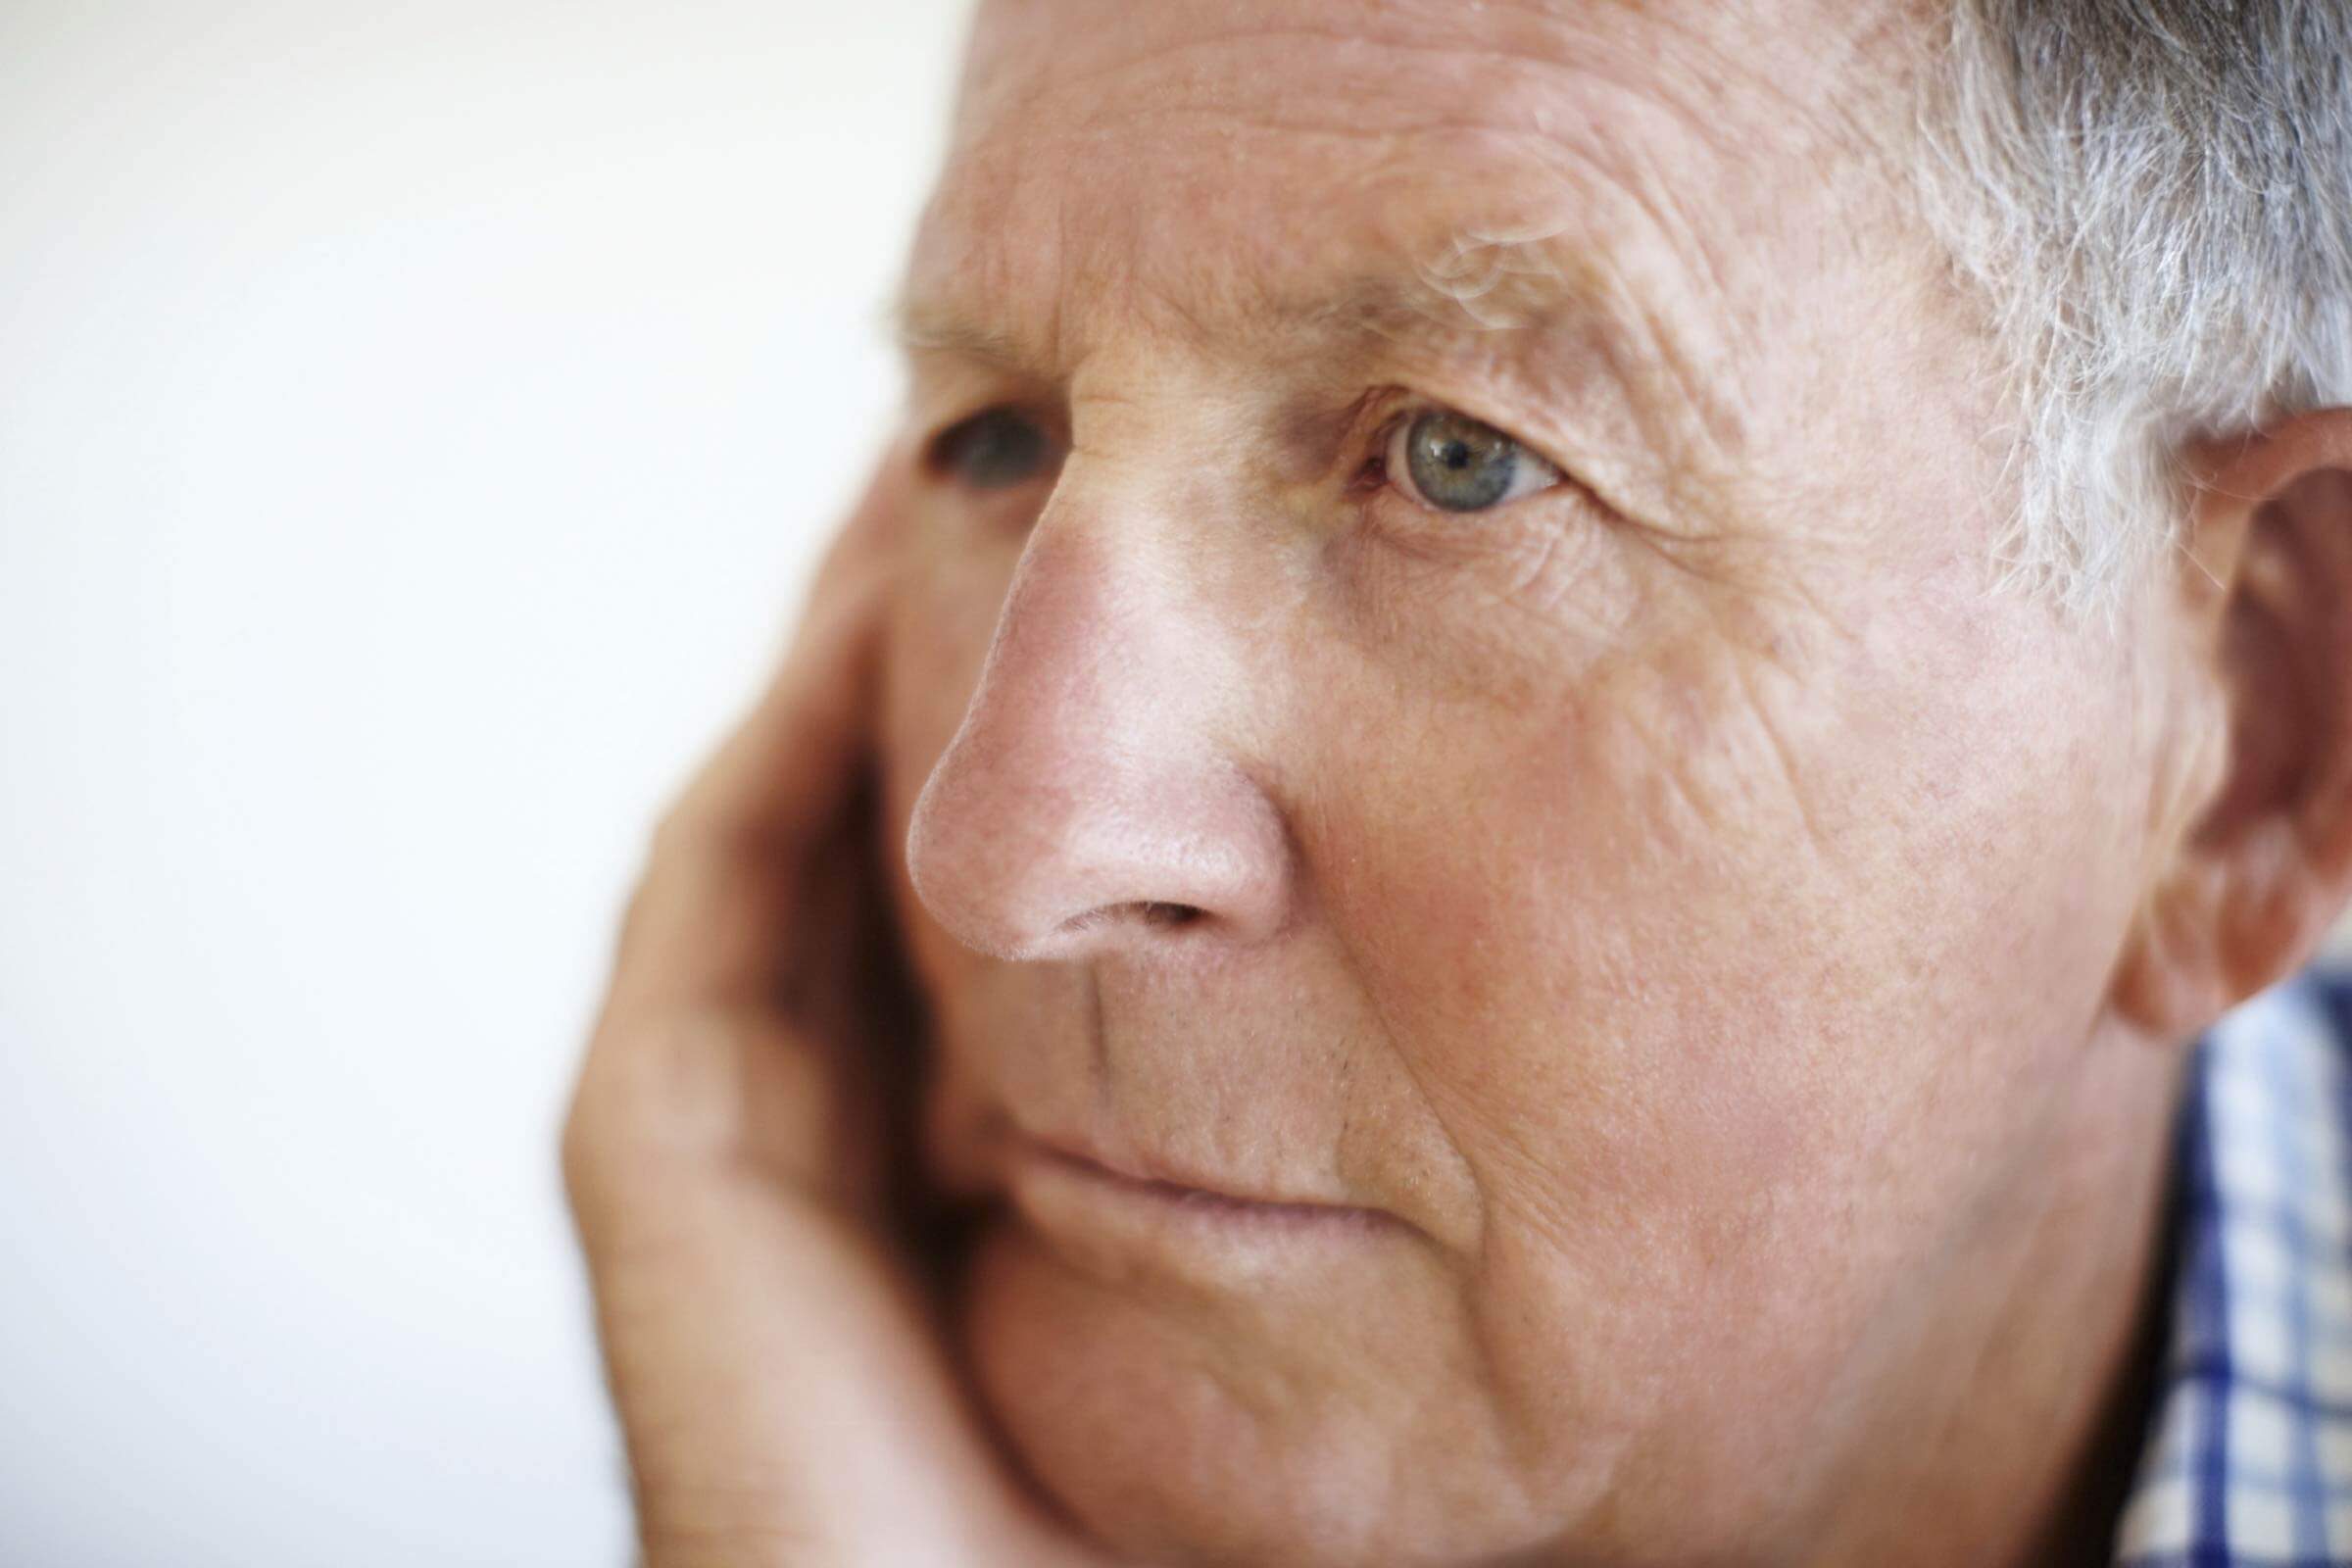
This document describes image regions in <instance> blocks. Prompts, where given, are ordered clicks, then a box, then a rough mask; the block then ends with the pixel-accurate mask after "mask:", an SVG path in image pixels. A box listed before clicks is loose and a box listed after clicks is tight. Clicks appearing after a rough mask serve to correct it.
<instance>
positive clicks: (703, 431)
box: [0, 0, 962, 1568]
mask: <svg viewBox="0 0 2352 1568" xmlns="http://www.w3.org/2000/svg"><path fill="white" fill-rule="evenodd" d="M961 12H962V6H961V4H960V3H958V0H857V3H855V4H849V5H816V4H812V3H810V0H707V3H694V0H662V3H661V4H654V3H652V0H635V3H633V4H628V5H622V4H616V3H611V0H423V3H413V4H402V5H385V4H380V3H372V0H369V3H363V0H262V3H242V4H231V3H228V0H147V3H143V4H141V3H125V0H0V1563H5V1564H6V1565H8V1568H17V1565H38V1568H50V1565H65V1568H84V1565H113V1564H139V1565H147V1564H159V1565H172V1568H206V1565H212V1564H223V1565H225V1564H237V1565H241V1568H252V1565H257V1564H259V1565H275V1564H336V1565H352V1568H366V1565H371V1564H386V1565H391V1564H398V1565H400V1568H417V1565H418V1564H436V1565H459V1564H473V1563H482V1564H490V1563H498V1564H575V1563H585V1564H596V1563H618V1562H620V1561H622V1560H624V1558H625V1555H626V1549H627V1548H626V1538H627V1523H626V1516H625V1510H624V1506H623V1498H622V1491H621V1486H620V1480H619V1477H620V1469H619V1458H618V1450H617V1446H616V1441H615V1439H614V1436H613V1431H612V1428H611V1425H610V1422H609V1420H608V1418H607V1416H606V1413H605V1409H604V1404H603V1399H602V1394H601V1390H600V1388H599V1385H598V1382H597V1375H596V1369H595V1362H594V1357H593V1352H592V1348H591V1344H590V1340H589V1335H588V1328H587V1318H586V1307H585V1299H584V1295H583V1291H582V1286H581V1282H580V1279H579V1276H578V1273H577V1270H576V1266H575V1263H574V1261H573V1255H572V1250H571V1243H570V1237H569V1233H568V1231H567V1229H566V1226H565V1222H564V1217H563V1212H562V1207H561V1202H560V1198H559V1186H558V1181H557V1177H556V1171H555V1158H554V1141H555V1130H556V1126H557V1122H558V1119H559V1111H560V1107H561V1103H562V1101H563V1097H564V1089H565V1087H566V1082H567V1077H568V1074H569V1071H570V1067H571V1061H572V1057H573V1055H574V1054H575V1052H576V1051H577V1049H578V1046H579V1044H580V1039H581V1036H582V1034H583V1032H584V1030H585V1027H586V1024H587V1022H588V1018H589V1015H590V1012H591V1009H592V1006H593V1004H594V1000H595V996H596V991H597V987H598V983H599V981H600V979H601V975H602V970H603V966H604V963H605V959H606V956H607V948H608V943H609V941H610V937H611V932H612V927H613V918H614V914H615V911H616V908H617V905H618V901H619V899H620V897H621V896H622V894H623V892H624V890H625V888H626V885H627V883H628V880H629V878H630V875H631V872H632V870H633V868H634V865H635V862H636V858H637V855H638V850H639V846H640V844H641V842H642V837H643V834H644V831H645V829H646V827H647V825H648V822H649V820H650V817H651V815H652V813H653V812H654V811H655V810H656V809H658V808H659V805H660V804H661V802H662V800H663V799H664V798H665V796H666V795H667V793H668V791H669V790H670V788H671V787H672V785H673V784H674V783H675V782H676V781H677V779H678V778H679V777H680V776H681V775H682V773H683V771H684V770H685V769H686V768H687V767H688V766H689V765H690V763H691V761H692V760H693V759H694V758H695V757H696V756H698V755H699V754H700V752H701V751H702V750H703V748H704V746H705V744H706V743H707V741H708V740H709V739H710V738H711V735H712V733H713V732H714V731H715V730H716V729H717V728H718V727H719V726H720V725H721V724H722V723H723V722H724V721H725V719H726V718H727V717H728V716H729V715H730V714H731V713H732V711H734V710H735V708H736V707H737V706H738V704H739V703H740V702H741V701H742V700H743V699H744V698H745V697H746V696H747V695H748V694H749V692H750V691H751V690H752V688H753V686H754V684H755V683H756V682H757V680H758V678H759V676H760V671H761V669H762V668H763V666H764V665H765V663H766V662H767V660H768V658H769V656H770V654H771V651H772V650H773V649H774V648H775V646H776V645H777V643H778V640H779V639H780V638H781V636H782V635H783V632H784V630H785V628H786V623H787V620H788V618H789V616H790V614H791V613H792V611H793V608H794V607H795V605H796V604H797V600H798V595H799V592H800V587H801V584H802V582H803V580H804V572H805V570H806V567H807V566H808V564H809V562H810V560H811V558H812V552H813V550H814V548H815V547H816V545H817V544H818V543H819V542H820V539H821V536H822V533H823V531H824V526H825V524H826V523H827V521H828V520H829V519H830V517H831V516H832V515H833V514H834V512H835V510H836V509H837V508H838V507H839V506H841V505H842V504H843V503H844V502H845V501H846V500H847V499H848V498H849V496H850V493H851V490H852V488H853V486H854V485H855V483H856V482H857V480H858V477H859V475H860V470H861V468H862V466H863V465H864V464H865V462H866V460H867V458H868V457H869V456H870V454H871V452H872V450H873V448H874V446H875V444H876V442H877V440H878V437H879V435H880V432H881V429H882V422H883V420H884V418H885V417H887V414H888V412H889V410H890V408H891V406H892V404H893V402H894V401H895V398H896V395H897V380H896V374H895V368H894V365H893V362H892V360H891V357H890V355H889V353H888V350H887V347H886V340H885V336H884V332H883V328H882V322H881V306H882V303H883V301H884V299H885V297H886V295H887V292H888V285H889V282H890V279H891V276H892V273H893V271H894V270H895V268H896V266H897V263H898V260H899V256H900V253H901V251H902V249H903V247H904V245H905V243H906V240H907V234H908V231H909V228H910V225H911V221H912V217H913V213H914V211H915V208H916V205H917V203H918V201H919V199H920V194H921V190H922V186H923V185H924V183H925V182H926V180H927V179H928V177H929V174H930V172H931V169H932V165H933V163H934V160H935V158H936V156H937V153H938V150H939V142H940V137H941V136H942V134H943V126H944V120H945V108H946V102H945V100H946V91H947V83H948V77H949V72H950V67H951V62H952V58H953V54H954V50H955V45H956V41H957V34H958V32H959V30H960V27H961V22H962V18H961Z"/></svg>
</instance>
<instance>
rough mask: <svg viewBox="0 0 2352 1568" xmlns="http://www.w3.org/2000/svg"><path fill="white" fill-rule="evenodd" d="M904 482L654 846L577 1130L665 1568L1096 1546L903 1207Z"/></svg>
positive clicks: (960, 1560)
mask: <svg viewBox="0 0 2352 1568" xmlns="http://www.w3.org/2000/svg"><path fill="white" fill-rule="evenodd" d="M906 475H907V465H906V464H905V463H904V462H899V463H895V464H888V465H886V466H885V468H884V470H883V474H882V476H881V477H880V478H879V479H877V480H876V482H875V485H874V488H873V489H872V491H870V492H869V494H868V495H867V497H866V499H865V501H864V502H863V503H862V504H861V505H860V507H859V509H858V513H857V515H855V516H854V517H853V518H852V519H851V521H850V523H849V524H848V526H847V527H846V528H845V529H844V530H843V533H842V535H841V537H840V539H839V540H838V541H837V542H836V544H835V546H834V548H833V550H832V552H831V553H830V555H829V556H828V558H827V560H826V563H825V564H824V566H823V567H822V569H821V570H820V571H819V573H818V578H817V585H816V588H815V591H814V593H813V595H812V596H811V606H812V608H811V610H810V612H809V616H808V620H807V623H806V624H805V626H804V627H803V629H802V631H801V633H800V636H799V639H798V642H797V644H796V646H795V648H794V649H793V651H792V653H791V655H790V657H789V658H788V659H787V661H786V662H785V664H784V667H783V669H782V671H781V673H780V674H779V675H778V676H777V678H776V680H775V682H774V684H773V686H772V687H771V688H770V689H769V690H768V692H767V693H766V694H765V695H764V696H763V697H762V698H761V699H760V702H759V703H758V704H757V706H756V707H755V708H754V709H753V711H752V712H751V714H750V716H749V717H748V718H747V719H746V720H745V721H744V722H743V724H742V726H741V727H740V728H739V729H738V730H737V731H736V732H735V734H734V735H733V736H732V737H731V738H730V739H729V740H728V741H727V742H726V744H725V745H724V746H723V747H722V748H721V749H720V750H719V752H718V754H717V755H716V757H715V758H714V759H712V760H711V762H710V763H709V764H708V765H707V766H706V768H705V769H704V771H703V772H702V773H701V775H700V776H699V777H697V778H696V779H695V780H694V781H693V783H692V784H691V785H690V786H689V787H688V788H687V790H686V791H685V793H684V795H683V796H682V797H681V798H680V799H679V801H678V802H677V804H676V805H675V807H674V808H673V809H671V811H670V812H669V813H668V815H667V816H666V817H665V819H664V820H663V821H662V825H661V827H660V828H659V829H658V831H657V832H656V834H655V836H654V845H653V853H652V857H651V860H650V863H649V865H648V867H647V869H646V871H645V874H644V878H643V881H642V883H641V884H640V886H639V888H638V890H637V893H636V896H635V898H634V899H633V900H632V902H631V904H630V907H629V910H628V914H627V917H626V919H625V920H624V922H623V926H622V931H621V937H620V943H619V952H618V957H617V960H616V962H615V965H614V972H613V980H612V985H611V989H610V991H609V992H608V994H607V997H606V1001H605V1005H604V1009H603V1013H602V1016H601V1017H600V1019H599V1021H598V1023H597V1026H596V1031H595V1035H594V1037H593V1039H592V1041H591V1043H590V1046H589V1050H588V1054H587V1059H586V1061H585V1063H584V1065H583V1067H582V1069H581V1073H580V1078H579V1083H578V1087H577V1089H576V1090H575V1092H574V1096H573V1101H572V1106H571V1112H570V1116H569V1119H568V1121H567V1122H566V1124H565V1127H564V1180H565V1185H566V1188H567V1190H568V1192H569V1195H570V1200H571V1206H572V1212H573V1216H574V1218H575V1220H576V1222H577V1224H578V1226H579V1231H580V1237H581V1241H582V1245H583V1247H584V1249H585V1250H586V1252H587V1256H588V1266H589V1274H590V1278H591V1282H592V1285H593V1288H594V1291H595V1295H596V1305H597V1317H598V1327H599V1334H600V1337H601V1339H602V1341H603V1345H604V1351H605V1359H606V1364H607V1370H608V1374H609V1376H610V1379H611V1384H612V1390H613V1400H614V1403H615V1404H616V1405H617V1407H618V1409H619V1413H620V1421H621V1426H622V1429H623V1432H624V1434H625V1437H626V1440H627V1445H628V1454H629V1465H630V1470H631V1472H632V1475H633V1478H634V1484H635V1493H636V1506H637V1516H638V1527H639V1531H640V1535H641V1538H642V1540H643V1544H644V1549H645V1556H646V1561H647V1562H648V1563H649V1564H650V1565H651V1568H694V1565H701V1564H717V1563H724V1564H727V1565H729V1568H744V1565H751V1564H771V1563H794V1564H810V1563H825V1564H831V1563H841V1564H859V1565H864V1564H894V1565H895V1564H910V1565H912V1564H921V1565H931V1564H939V1565H943V1568H945V1565H957V1564H998V1563H1003V1564H1022V1565H1040V1568H1048V1565H1056V1564H1064V1565H1075V1564H1079V1563H1083V1562H1087V1561H1090V1560H1093V1559H1090V1558H1089V1557H1088V1556H1087V1555H1086V1554H1085V1553H1083V1552H1081V1551H1080V1550H1079V1549H1078V1548H1077V1546H1076V1544H1075V1543H1074V1542H1072V1541H1070V1540H1068V1539H1067V1538H1066V1537H1064V1536H1063V1535H1062V1534H1061V1533H1060V1532H1059V1531H1058V1530H1057V1529H1056V1528H1055V1527H1054V1526H1053V1525H1052V1524H1051V1523H1050V1522H1049V1521H1048V1520H1047V1519H1046V1517H1045V1515H1044V1514H1043V1512H1042V1510H1040V1509H1039V1508H1038V1507H1036V1506H1035V1505H1034V1504H1033V1503H1032V1502H1031V1501H1030V1500H1029V1499H1028V1498H1027V1497H1025V1496H1024V1495H1022V1494H1021V1492H1020V1491H1019V1490H1018V1489H1017V1487H1016V1485H1015V1484H1014V1483H1013V1482H1012V1481H1011V1479H1010V1476H1009V1474H1008V1472H1007V1470H1006V1469H1005V1466H1004V1465H1003V1464H1002V1463H1001V1461H1000V1460H999V1459H998V1457H997V1456H996V1455H995V1454H994V1453H993V1452H992V1451H991V1449H990V1447H989V1446H988V1444H987V1442H986V1440H985V1439H984V1438H983V1436H982V1434H981V1430H980V1427H979V1424H978V1423H977V1422H976V1421H975V1420H974V1418H973V1416H972V1413H971V1411H970V1409H969V1408H968V1405H967V1403H966V1396H965V1395H964V1393H963V1392H962V1390H961V1389H960V1388H959V1386H958V1384H957V1381H956V1377H955V1375H954V1373H953V1371H952V1369H951V1367H950V1365H949V1361H948V1358H947V1355H946V1354H945V1352H944V1349H943V1348H942V1340H941V1336H940V1334H939V1331H938V1328H937V1326H936V1324H935V1323H934V1322H933V1321H932V1317H931V1311H930V1308H929V1305H928V1303H927V1302H926V1300H925V1299H923V1296H922V1293H921V1292H920V1291H919V1290H918V1289H917V1287H916V1285H915V1283H914V1280H913V1278H912V1276H911V1274H910V1273H909V1272H908V1270H907V1258H906V1256H905V1254H904V1253H903V1252H902V1251H901V1250H899V1249H898V1248H897V1247H896V1246H895V1245H894V1239H893V1237H892V1236H891V1234H890V1233H889V1230H888V1227H887V1225H886V1222H885V1218H884V1216H885V1215H886V1214H887V1213H888V1212H889V1204H888V1201H887V1199H888V1188H889V1184H890V1182H891V1180H892V1179H893V1177H894V1175H899V1174H903V1173H901V1172H894V1170H893V1169H892V1167H891V1153H890V1150H889V1148H888V1140H887V1138H886V1137H885V1130H886V1128H887V1125H888V1115H887V1109H888V1107H887V1106H886V1105H885V1104H884V1103H883V1095H882V1092H881V1080H883V1079H884V1078H886V1077H887V1076H888V1072H889V1063H890V1061H891V1060H892V1059H893V1054H894V1053H896V1054H898V1057H897V1059H900V1060H904V1059H906V1058H905V1054H906V1053H907V1052H909V1051H910V1049H911V1044H912V1043H911V1041H910V1040H908V1039H907V1038H906V1037H905V1034H904V1031H905V1030H906V1029H907V1023H906V1021H905V1018H906V1014H905V1013H904V1012H903V1011H898V1012H896V1015H895V1016H896V1021H895V1022H894V1021H893V1020H894V1008H893V1006H892V1005H891V1004H892V1002H893V1000H894V999H892V998H891V997H889V996H887V995H884V994H882V993H883V992H885V991H887V989H888V988H887V987H886V986H883V985H882V984H881V983H880V982H878V981H877V980H876V978H875V971H874V970H873V968H872V966H871V964H870V963H868V962H867V961H866V960H867V957H868V956H869V955H868V954H866V953H865V952H863V951H861V947H860V936H861V933H864V934H869V935H870V933H871V932H872V931H873V930H874V929H875V928H876V927H875V922H876V921H877V920H883V921H886V920H887V917H888V916H887V908H886V907H885V906H884V905H883V904H882V902H881V900H882V896H883V884H882V882H881V880H880V878H879V877H878V875H877V873H876V871H875V868H874V865H873V861H874V859H875V844H874V838H875V835H874V834H873V832H872V829H871V825H870V821H869V820H867V813H866V810H865V807H866V806H867V805H868V804H870V790H869V789H868V788H867V787H866V786H868V785H870V781H871V775H872V771H873V746H872V738H871V735H870V732H869V725H870V723H871V720H872V714H873V712H874V709H875V704H876V700H877V690H876V678H875V675H876V663H877V659H878V652H879V645H880V637H879V633H880V630H881V619H882V612H883V609H884V607H885V604H886V601H887V596H888V593H889V591H890V586H891V580H892V573H893V570H894V564H895V561H896V559H897V557H898V554H899V550H898V538H897V534H898V532H899V530H900V527H901V523H902V515H903V513H904V510H905V496H904V489H905V484H906V482H907V479H906ZM894 1031H895V1032H897V1037H896V1038H893V1035H894ZM877 1069H880V1070H877Z"/></svg>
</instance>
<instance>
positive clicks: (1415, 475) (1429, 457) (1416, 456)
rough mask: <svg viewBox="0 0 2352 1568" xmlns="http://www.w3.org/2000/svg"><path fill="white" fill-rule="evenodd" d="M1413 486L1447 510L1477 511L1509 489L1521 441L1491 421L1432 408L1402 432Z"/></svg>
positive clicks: (1516, 469) (1502, 495)
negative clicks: (1489, 422)
mask: <svg viewBox="0 0 2352 1568" xmlns="http://www.w3.org/2000/svg"><path fill="white" fill-rule="evenodd" d="M1405 460H1406V463H1407V465H1408V466H1409V467H1410V469H1411V474H1412V481H1413V485H1414V488H1416V489H1417V490H1419V491H1420V492H1421V494H1422V495H1423V496H1424V497H1425V498H1426V499H1427V500H1428V501H1429V503H1430V505H1432V506H1436V507H1443V508H1444V509H1445V510H1446V511H1447V512H1481V511H1484V510H1485V509H1487V508H1488V507H1491V506H1493V505H1495V503H1496V502H1497V501H1500V500H1501V499H1502V498H1503V497H1504V496H1506V495H1508V494H1509V493H1510V489H1511V481H1512V480H1513V479H1515V478H1516V477H1517V476H1518V472H1519V444H1518V443H1517V442H1516V441H1513V440H1512V439H1511V438H1510V437H1509V436H1507V435H1504V434H1503V433H1502V432H1501V431H1500V430H1497V429H1495V427H1494V426H1493V425H1488V424H1481V423H1479V422H1478V421H1477V420H1476V419H1471V418H1466V417H1463V416H1461V415H1459V414H1444V413H1439V412H1436V411H1432V412H1430V413H1428V414H1424V415H1422V416H1421V417H1419V418H1417V419H1415V420H1414V421H1413V423H1412V426H1411V428H1410V429H1408V430H1407V431H1406V432H1405Z"/></svg>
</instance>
